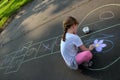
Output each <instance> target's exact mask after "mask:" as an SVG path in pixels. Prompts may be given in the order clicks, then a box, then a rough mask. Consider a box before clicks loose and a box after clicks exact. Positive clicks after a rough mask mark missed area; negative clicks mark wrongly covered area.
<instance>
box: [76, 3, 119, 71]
mask: <svg viewBox="0 0 120 80" xmlns="http://www.w3.org/2000/svg"><path fill="white" fill-rule="evenodd" d="M110 6H118V7H120V4H107V5H103V6H100V7H98V8H96V9H94V10H92V11H90V12H89V13H88V14H87V15H86V16H85V17H84V18H83V19H82V20H81V22H80V24H79V25H78V27H80V26H81V25H82V23H83V22H84V21H85V19H86V18H87V17H88V16H89V15H90V14H92V13H93V12H95V11H97V10H99V9H102V8H105V7H110ZM106 13H108V14H111V17H102V16H103V15H104V14H106ZM114 17H115V15H114V13H113V12H112V11H106V12H103V13H101V14H100V15H99V19H100V20H99V21H95V22H93V23H90V24H95V23H99V22H102V21H104V20H108V19H112V18H114ZM90 24H87V25H90ZM115 25H116V26H118V25H119V24H115ZM113 26H114V25H113ZM110 28H112V26H111V27H107V28H104V29H110ZM104 29H101V30H98V32H99V31H103V30H104ZM95 33H97V32H95ZM92 34H94V32H93V33H92ZM88 35H91V34H88ZM88 35H85V36H88ZM85 36H82V37H85ZM107 42H109V43H111V45H113V46H111V49H112V48H113V47H114V43H113V42H112V41H110V40H107ZM111 49H110V50H111ZM108 51H109V50H108ZM106 52H107V51H106ZM118 60H120V57H118V58H117V59H115V60H114V61H113V62H111V63H109V64H107V65H106V66H104V67H101V68H96V69H92V68H88V69H89V70H93V71H98V70H104V69H107V68H109V67H110V66H112V65H113V64H114V63H116V62H117V61H118Z"/></svg>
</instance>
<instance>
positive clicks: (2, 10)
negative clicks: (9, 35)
mask: <svg viewBox="0 0 120 80" xmlns="http://www.w3.org/2000/svg"><path fill="white" fill-rule="evenodd" d="M30 1H32V0H0V29H1V28H3V25H4V24H5V22H6V21H7V20H8V19H9V17H10V16H11V15H13V14H14V13H15V12H16V11H17V10H18V9H19V8H20V7H22V6H23V5H25V4H26V3H28V2H30Z"/></svg>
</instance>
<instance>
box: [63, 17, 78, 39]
mask: <svg viewBox="0 0 120 80" xmlns="http://www.w3.org/2000/svg"><path fill="white" fill-rule="evenodd" d="M74 24H78V21H77V20H76V19H75V18H74V17H72V16H69V17H68V18H67V19H66V20H64V21H63V29H64V33H63V35H62V40H63V41H65V40H66V33H67V30H68V29H69V28H70V27H71V26H72V25H74Z"/></svg>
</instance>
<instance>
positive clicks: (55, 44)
mask: <svg viewBox="0 0 120 80" xmlns="http://www.w3.org/2000/svg"><path fill="white" fill-rule="evenodd" d="M60 40H61V39H60V36H58V37H54V38H52V39H49V40H45V41H41V42H37V43H33V42H32V41H30V42H28V43H26V44H25V45H24V46H23V48H21V49H19V50H18V51H14V52H12V53H10V54H8V55H5V56H3V57H0V61H1V64H0V69H5V72H4V74H8V73H13V72H17V71H18V70H19V68H20V67H21V65H22V64H23V63H25V62H28V61H31V60H33V59H38V58H42V57H45V56H48V55H52V54H55V53H59V50H60V49H59V48H60V46H59V44H60Z"/></svg>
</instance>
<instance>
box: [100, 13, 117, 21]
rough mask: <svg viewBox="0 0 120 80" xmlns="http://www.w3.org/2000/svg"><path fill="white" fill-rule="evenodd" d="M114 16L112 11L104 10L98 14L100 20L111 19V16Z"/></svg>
mask: <svg viewBox="0 0 120 80" xmlns="http://www.w3.org/2000/svg"><path fill="white" fill-rule="evenodd" d="M106 14H108V15H110V16H106ZM114 17H115V14H114V13H113V12H112V11H105V12H102V13H101V14H100V15H99V19H100V20H108V19H111V18H114Z"/></svg>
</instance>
